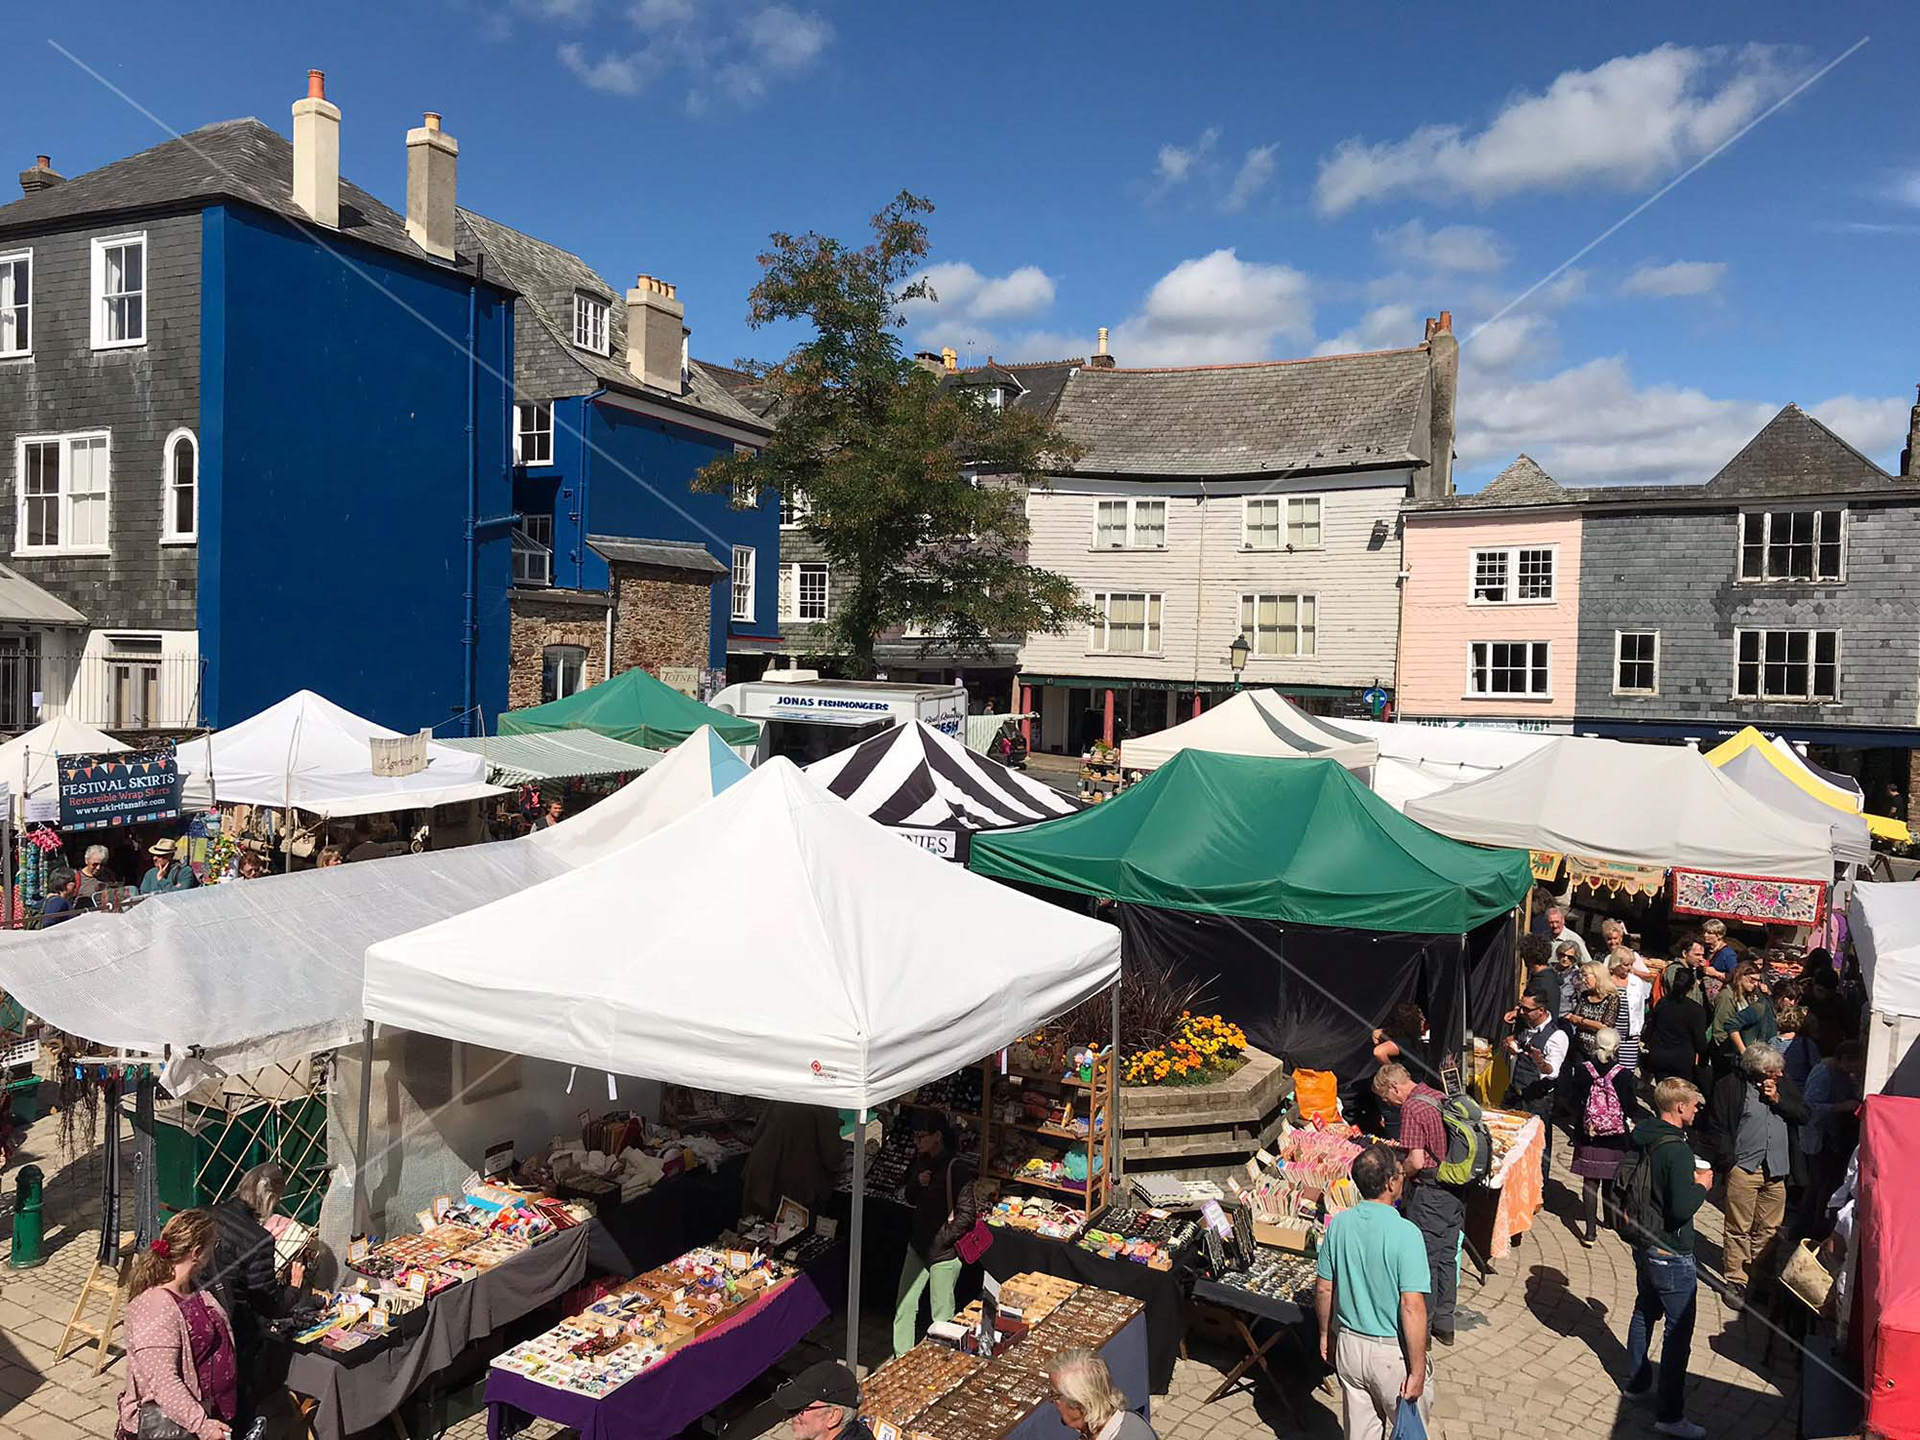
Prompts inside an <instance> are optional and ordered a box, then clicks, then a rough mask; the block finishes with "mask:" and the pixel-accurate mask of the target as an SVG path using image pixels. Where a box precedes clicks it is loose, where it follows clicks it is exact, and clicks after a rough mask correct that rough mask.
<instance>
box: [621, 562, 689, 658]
mask: <svg viewBox="0 0 1920 1440" xmlns="http://www.w3.org/2000/svg"><path fill="white" fill-rule="evenodd" d="M609 568H610V569H611V571H612V572H613V598H614V612H613V668H614V670H615V672H616V673H617V672H619V671H622V670H632V669H635V668H636V667H637V668H639V669H642V670H646V671H648V672H649V673H651V674H654V675H658V674H659V673H660V671H661V669H662V668H664V667H669V666H693V667H696V668H705V666H706V663H707V654H708V648H709V643H710V637H711V635H712V629H713V619H712V612H713V577H712V576H710V575H703V574H700V573H698V572H694V571H687V570H670V569H666V568H663V567H660V566H654V565H629V564H623V563H615V564H613V565H611V566H610V567H609Z"/></svg>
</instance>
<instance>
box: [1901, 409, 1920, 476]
mask: <svg viewBox="0 0 1920 1440" xmlns="http://www.w3.org/2000/svg"><path fill="white" fill-rule="evenodd" d="M1900 473H1901V474H1902V475H1904V476H1905V477H1906V478H1907V479H1909V480H1920V398H1916V399H1915V400H1914V402H1913V413H1912V415H1911V416H1910V417H1909V418H1908V420H1907V448H1906V449H1904V450H1902V451H1901V452H1900Z"/></svg>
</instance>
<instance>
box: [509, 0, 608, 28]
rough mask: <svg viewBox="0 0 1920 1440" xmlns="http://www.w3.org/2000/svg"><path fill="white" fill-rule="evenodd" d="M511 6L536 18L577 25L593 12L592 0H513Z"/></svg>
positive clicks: (523, 13)
mask: <svg viewBox="0 0 1920 1440" xmlns="http://www.w3.org/2000/svg"><path fill="white" fill-rule="evenodd" d="M513 8H514V9H516V10H518V11H519V12H520V13H521V14H522V15H530V16H532V17H533V18H534V19H536V20H559V21H561V22H563V23H565V24H569V25H578V24H580V23H581V22H583V21H585V20H587V19H588V18H589V17H590V16H591V15H592V14H593V0H513Z"/></svg>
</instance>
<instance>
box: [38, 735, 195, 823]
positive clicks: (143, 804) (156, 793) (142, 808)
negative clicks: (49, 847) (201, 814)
mask: <svg viewBox="0 0 1920 1440" xmlns="http://www.w3.org/2000/svg"><path fill="white" fill-rule="evenodd" d="M179 814H180V767H179V763H178V762H177V761H176V760H175V758H174V753H173V750H172V748H171V747H169V748H167V749H165V750H116V751H111V752H108V753H105V754H100V755H62V756H61V757H60V828H61V829H63V830H102V829H105V828H107V827H108V826H112V825H141V824H145V823H147V822H149V821H154V820H173V819H176V818H178V816H179Z"/></svg>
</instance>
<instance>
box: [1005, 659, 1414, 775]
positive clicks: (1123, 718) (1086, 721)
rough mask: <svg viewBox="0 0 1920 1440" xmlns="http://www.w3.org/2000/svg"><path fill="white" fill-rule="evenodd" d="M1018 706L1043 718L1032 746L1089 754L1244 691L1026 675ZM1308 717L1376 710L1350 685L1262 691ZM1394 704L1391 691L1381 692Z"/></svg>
mask: <svg viewBox="0 0 1920 1440" xmlns="http://www.w3.org/2000/svg"><path fill="white" fill-rule="evenodd" d="M1014 688H1015V693H1016V696H1017V699H1016V701H1015V709H1016V710H1018V711H1019V712H1021V713H1032V714H1035V715H1037V716H1038V717H1039V719H1038V720H1037V721H1035V722H1031V723H1030V724H1029V726H1028V729H1029V732H1030V733H1029V734H1028V736H1027V743H1028V744H1029V745H1031V746H1032V747H1033V748H1034V749H1035V750H1039V751H1042V752H1044V753H1046V754H1049V755H1084V754H1085V753H1086V752H1087V751H1088V750H1090V749H1092V748H1093V745H1094V743H1095V742H1096V741H1101V740H1104V741H1105V742H1106V743H1107V744H1109V745H1123V744H1124V743H1125V742H1126V741H1127V740H1128V739H1130V738H1133V737H1137V736H1141V735H1156V734H1158V733H1159V732H1160V731H1162V730H1167V729H1171V728H1172V727H1173V726H1175V725H1179V724H1182V723H1184V722H1185V721H1188V720H1191V719H1193V718H1195V717H1196V716H1198V715H1200V714H1201V713H1203V712H1204V711H1206V710H1209V709H1211V708H1212V707H1213V706H1215V705H1218V704H1220V703H1221V702H1222V701H1224V700H1228V699H1231V698H1232V697H1233V696H1234V695H1235V694H1238V693H1239V692H1240V690H1241V688H1242V687H1241V686H1239V685H1236V684H1233V683H1231V682H1228V681H1206V680H1202V681H1199V682H1197V683H1196V682H1194V681H1191V680H1139V679H1128V678H1123V677H1117V676H1116V677H1109V676H1087V675H1022V676H1020V677H1019V679H1018V680H1017V681H1015V683H1014ZM1261 688H1263V689H1272V690H1274V691H1276V692H1277V693H1279V694H1281V695H1284V696H1285V697H1286V698H1287V699H1288V700H1289V701H1291V702H1292V703H1293V704H1294V705H1295V706H1297V707H1298V708H1299V709H1301V710H1304V711H1306V712H1307V713H1308V714H1309V715H1324V716H1330V717H1335V718H1339V717H1347V718H1355V719H1358V718H1364V717H1366V716H1369V715H1372V714H1373V713H1374V712H1373V710H1372V708H1371V707H1370V706H1369V704H1368V702H1367V699H1366V696H1367V693H1368V690H1367V688H1365V687H1360V686H1350V685H1274V686H1262V687H1261ZM1382 693H1383V694H1385V696H1386V697H1387V700H1386V703H1387V704H1388V705H1389V706H1390V705H1391V704H1392V697H1393V692H1392V691H1391V689H1388V690H1385V691H1383V692H1382Z"/></svg>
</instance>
